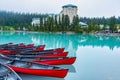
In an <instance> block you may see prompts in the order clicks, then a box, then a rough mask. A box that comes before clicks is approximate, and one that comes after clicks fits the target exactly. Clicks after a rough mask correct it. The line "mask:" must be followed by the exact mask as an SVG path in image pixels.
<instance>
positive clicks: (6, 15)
mask: <svg viewBox="0 0 120 80" xmlns="http://www.w3.org/2000/svg"><path fill="white" fill-rule="evenodd" d="M46 17H49V14H34V13H17V12H16V13H14V12H6V11H0V27H1V29H6V27H5V26H8V27H12V28H13V29H15V30H17V29H23V28H28V30H33V31H37V30H40V31H51V32H52V31H76V30H78V32H79V31H81V29H79V27H80V26H79V25H78V24H79V21H81V22H85V23H86V24H88V27H89V25H90V26H93V27H94V26H98V25H100V24H103V25H104V26H105V25H111V24H113V25H112V27H113V26H114V25H115V24H120V17H118V18H116V17H114V16H113V17H112V19H113V20H111V17H110V18H105V17H101V18H100V17H94V18H89V17H81V16H80V17H75V18H74V19H73V24H72V25H70V22H69V18H68V16H64V17H63V18H62V21H61V22H57V21H56V19H53V17H49V18H48V20H47V21H46V22H45V23H44V24H43V22H40V23H41V25H40V26H37V27H32V26H31V22H32V19H33V18H40V19H45V18H46ZM8 27H7V28H8ZM88 29H89V28H88ZM85 30H86V29H85ZM95 30H97V29H95ZM82 31H83V30H82ZM87 31H88V30H87Z"/></svg>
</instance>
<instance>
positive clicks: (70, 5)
mask: <svg viewBox="0 0 120 80" xmlns="http://www.w3.org/2000/svg"><path fill="white" fill-rule="evenodd" d="M62 7H63V8H66V7H72V8H77V6H76V5H73V4H67V5H64V6H62Z"/></svg>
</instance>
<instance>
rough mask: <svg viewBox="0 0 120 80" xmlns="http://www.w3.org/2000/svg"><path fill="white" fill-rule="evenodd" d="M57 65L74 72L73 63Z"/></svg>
mask: <svg viewBox="0 0 120 80" xmlns="http://www.w3.org/2000/svg"><path fill="white" fill-rule="evenodd" d="M58 67H62V68H65V69H69V72H71V73H75V72H76V70H75V67H74V65H60V66H58Z"/></svg>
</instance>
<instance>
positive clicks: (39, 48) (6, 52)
mask: <svg viewBox="0 0 120 80" xmlns="http://www.w3.org/2000/svg"><path fill="white" fill-rule="evenodd" d="M44 48H45V45H41V46H39V47H36V48H35V50H29V49H26V50H23V52H26V53H27V51H33V52H34V51H43V50H44ZM21 51H22V50H21ZM21 51H19V49H18V51H17V50H16V48H15V49H11V50H7V49H1V50H0V53H2V54H21ZM23 52H22V53H23Z"/></svg>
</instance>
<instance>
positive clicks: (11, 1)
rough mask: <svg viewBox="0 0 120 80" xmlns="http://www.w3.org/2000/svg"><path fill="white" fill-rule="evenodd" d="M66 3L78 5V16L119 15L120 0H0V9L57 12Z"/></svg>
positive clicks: (26, 11) (44, 12)
mask: <svg viewBox="0 0 120 80" xmlns="http://www.w3.org/2000/svg"><path fill="white" fill-rule="evenodd" d="M66 4H74V5H76V6H78V15H79V16H80V17H103V16H104V17H111V16H116V17H117V16H120V0H0V10H1V11H13V12H25V13H28V12H29V13H42V14H46V13H55V14H59V13H60V12H61V10H62V6H63V5H66Z"/></svg>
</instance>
